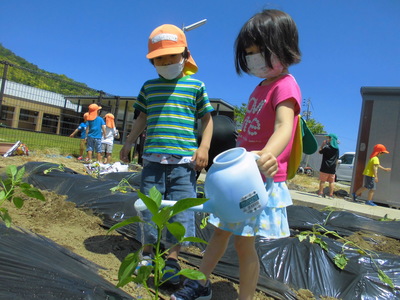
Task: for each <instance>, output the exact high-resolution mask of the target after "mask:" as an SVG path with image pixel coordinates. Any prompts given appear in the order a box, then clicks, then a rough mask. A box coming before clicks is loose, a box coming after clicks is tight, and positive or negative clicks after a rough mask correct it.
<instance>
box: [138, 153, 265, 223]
mask: <svg viewBox="0 0 400 300" xmlns="http://www.w3.org/2000/svg"><path fill="white" fill-rule="evenodd" d="M258 158H259V157H258V155H256V154H254V153H251V152H247V151H246V149H245V148H241V147H237V148H232V149H229V150H226V151H224V152H222V153H220V154H219V155H217V156H216V157H215V158H214V160H213V164H212V166H211V168H210V169H209V170H208V172H207V175H206V179H205V182H204V192H205V196H206V198H209V200H208V201H207V202H205V203H204V204H202V205H198V206H193V207H191V208H190V210H193V211H202V212H208V213H212V214H214V215H215V216H217V217H219V218H220V219H221V220H223V221H226V222H229V223H236V222H242V221H244V220H246V219H248V218H250V217H254V216H257V215H259V214H260V213H261V211H262V210H263V209H264V208H265V206H266V205H267V201H268V197H269V194H270V193H271V188H270V187H271V185H272V178H268V179H267V183H266V184H265V183H264V182H263V179H262V177H261V174H260V172H259V170H258V166H257V163H256V160H257V159H258ZM175 203H176V201H173V200H162V201H161V206H172V205H174V204H175ZM135 209H136V210H137V211H142V210H145V209H146V205H145V204H144V203H143V201H142V200H141V199H138V200H137V201H136V202H135Z"/></svg>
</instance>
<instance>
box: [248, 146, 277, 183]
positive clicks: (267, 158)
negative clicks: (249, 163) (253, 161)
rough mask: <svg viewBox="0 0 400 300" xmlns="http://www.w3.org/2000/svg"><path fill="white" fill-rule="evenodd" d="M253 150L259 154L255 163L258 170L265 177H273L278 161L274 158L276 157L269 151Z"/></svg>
mask: <svg viewBox="0 0 400 300" xmlns="http://www.w3.org/2000/svg"><path fill="white" fill-rule="evenodd" d="M253 152H254V153H255V154H257V155H258V156H260V158H259V159H257V165H258V169H259V170H260V172H261V173H263V174H264V176H266V177H273V176H274V175H275V174H276V172H277V171H278V161H277V160H276V157H275V156H273V155H272V154H271V153H270V152H262V151H253Z"/></svg>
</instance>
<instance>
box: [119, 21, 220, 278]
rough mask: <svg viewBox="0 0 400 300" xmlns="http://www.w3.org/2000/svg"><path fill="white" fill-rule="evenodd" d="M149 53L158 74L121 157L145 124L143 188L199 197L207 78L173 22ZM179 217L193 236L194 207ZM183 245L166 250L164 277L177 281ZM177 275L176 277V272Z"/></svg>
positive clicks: (207, 121) (207, 129) (207, 123)
mask: <svg viewBox="0 0 400 300" xmlns="http://www.w3.org/2000/svg"><path fill="white" fill-rule="evenodd" d="M148 49H149V52H148V54H147V56H146V57H147V58H148V59H150V62H151V63H152V64H153V65H154V67H155V69H156V71H157V73H158V75H159V77H158V78H156V79H151V80H148V81H146V82H145V83H144V85H143V86H142V88H141V90H140V94H139V96H138V97H137V101H136V102H135V104H134V108H135V109H137V110H139V111H140V114H139V116H138V117H137V120H136V122H135V126H134V127H133V129H132V131H131V133H130V134H129V135H128V137H127V140H126V142H125V144H124V146H123V147H122V149H121V152H120V159H121V161H124V162H129V159H128V153H129V151H130V150H131V148H132V145H133V143H134V142H135V141H136V139H137V138H138V136H139V135H140V134H141V133H142V132H143V130H144V129H145V128H146V127H147V131H146V140H145V145H144V154H143V170H142V176H141V186H140V191H141V192H142V193H143V194H145V195H148V194H149V190H150V189H151V188H152V187H153V186H155V187H156V188H157V190H158V191H160V192H161V194H162V196H163V199H168V200H181V199H184V198H193V197H194V198H196V171H201V170H202V169H203V168H204V167H206V166H207V164H208V150H209V148H210V142H211V135H212V132H213V123H212V119H211V114H210V112H211V111H212V110H213V108H212V106H211V104H210V101H209V99H208V95H207V92H206V88H205V86H204V83H203V82H201V81H200V80H197V79H194V78H192V77H191V76H189V75H190V74H194V73H196V72H197V69H198V68H197V65H196V63H195V62H194V60H193V58H192V56H191V54H190V52H189V50H188V45H187V42H186V36H185V34H184V33H183V31H182V30H181V29H179V28H178V27H176V26H174V25H169V24H166V25H162V26H159V27H157V28H156V29H154V30H153V32H152V33H151V35H150V37H149V41H148ZM198 118H199V119H200V120H201V125H202V126H201V128H202V140H201V143H200V144H199V145H198V144H197V140H196V139H197V119H198ZM143 219H144V220H145V221H147V222H150V220H151V213H150V212H149V211H148V210H145V211H143ZM171 222H179V223H181V224H182V225H183V226H184V227H185V229H186V233H185V236H186V237H190V236H195V234H196V231H195V224H194V213H193V212H192V211H184V212H182V213H179V214H177V215H175V216H174V217H172V218H171ZM140 233H141V234H143V235H144V243H145V244H144V248H143V261H142V262H140V264H139V265H148V264H151V263H152V255H153V247H152V245H151V244H154V243H155V242H156V240H157V232H156V229H155V228H153V227H152V226H149V225H147V224H146V223H145V224H144V228H143V230H142V232H140ZM166 240H167V242H169V243H172V244H175V243H176V242H177V241H176V239H175V238H174V236H173V235H172V234H171V233H170V232H167V236H166ZM179 252H180V245H176V246H174V247H172V249H171V251H170V252H169V253H168V257H167V260H166V265H165V269H166V270H167V271H169V272H168V273H166V274H165V275H164V277H163V278H162V280H163V281H164V280H167V279H169V280H168V281H167V283H168V284H172V285H179V283H180V278H179V276H174V275H175V274H176V273H177V272H179V270H180V266H179V264H178V255H179ZM173 276H174V277H173Z"/></svg>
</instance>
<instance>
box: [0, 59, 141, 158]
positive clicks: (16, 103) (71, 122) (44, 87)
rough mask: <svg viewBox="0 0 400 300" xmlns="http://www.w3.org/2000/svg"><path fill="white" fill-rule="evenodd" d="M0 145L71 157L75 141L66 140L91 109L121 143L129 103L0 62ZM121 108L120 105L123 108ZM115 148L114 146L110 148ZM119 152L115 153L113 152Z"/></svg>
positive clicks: (129, 123) (128, 119) (130, 117)
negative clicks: (108, 120)
mask: <svg viewBox="0 0 400 300" xmlns="http://www.w3.org/2000/svg"><path fill="white" fill-rule="evenodd" d="M0 74H2V79H1V81H0V142H2V143H4V142H8V143H15V142H17V141H21V142H23V143H25V144H27V145H28V147H29V149H33V150H39V149H43V148H51V149H59V151H60V153H62V154H70V155H77V153H78V150H79V146H78V145H79V141H77V140H75V141H74V140H72V139H71V138H69V135H70V134H71V133H72V132H73V131H74V130H75V129H76V128H77V127H78V126H79V124H80V123H81V122H82V121H83V113H84V112H86V111H87V110H88V106H89V105H90V104H91V103H99V104H100V105H101V106H102V107H103V110H102V111H103V112H102V115H104V114H105V113H108V112H111V113H113V114H114V115H115V116H116V118H115V122H116V126H117V129H118V130H119V131H120V134H121V136H122V138H121V140H119V141H115V143H116V144H120V143H121V142H123V141H124V139H125V137H126V135H127V133H128V131H129V130H130V127H131V126H132V123H133V113H134V112H133V109H132V108H131V107H132V102H133V101H134V100H135V99H134V98H133V97H130V98H129V97H118V96H114V95H110V94H107V93H105V92H103V91H101V90H94V89H92V88H89V87H87V86H85V85H82V84H79V83H76V82H74V81H72V80H68V78H66V77H65V76H63V75H51V74H49V73H44V72H41V71H39V70H31V69H27V68H24V67H21V66H16V65H13V64H11V63H9V62H7V61H0ZM124 104H125V105H124ZM116 146H117V145H116ZM117 148H119V147H117Z"/></svg>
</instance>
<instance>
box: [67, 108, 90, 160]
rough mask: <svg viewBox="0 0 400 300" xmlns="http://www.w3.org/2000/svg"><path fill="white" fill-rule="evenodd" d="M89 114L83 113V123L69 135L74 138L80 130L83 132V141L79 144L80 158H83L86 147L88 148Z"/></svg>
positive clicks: (81, 137)
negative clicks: (87, 122) (87, 128)
mask: <svg viewBox="0 0 400 300" xmlns="http://www.w3.org/2000/svg"><path fill="white" fill-rule="evenodd" d="M88 115H89V113H84V114H83V122H82V123H81V124H79V126H78V128H77V129H75V131H74V132H73V133H71V135H70V136H69V137H71V138H73V137H74V136H75V135H76V134H78V132H80V133H81V136H80V139H81V143H80V145H79V157H78V160H82V159H83V151H85V148H86V121H87V116H88Z"/></svg>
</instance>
